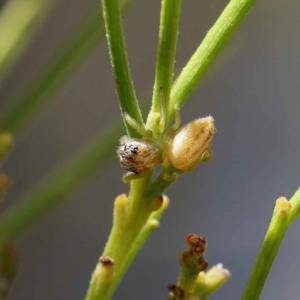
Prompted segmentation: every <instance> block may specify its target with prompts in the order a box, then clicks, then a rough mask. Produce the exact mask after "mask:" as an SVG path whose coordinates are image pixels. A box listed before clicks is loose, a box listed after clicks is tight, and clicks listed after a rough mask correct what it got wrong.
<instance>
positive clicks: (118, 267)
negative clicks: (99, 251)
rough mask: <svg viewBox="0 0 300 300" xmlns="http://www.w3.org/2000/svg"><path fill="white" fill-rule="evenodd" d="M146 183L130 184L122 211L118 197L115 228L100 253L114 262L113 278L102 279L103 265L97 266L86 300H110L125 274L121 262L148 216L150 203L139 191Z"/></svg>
mask: <svg viewBox="0 0 300 300" xmlns="http://www.w3.org/2000/svg"><path fill="white" fill-rule="evenodd" d="M147 181H148V178H142V179H139V180H133V181H132V184H131V192H130V194H129V197H128V203H123V204H121V205H122V206H123V209H120V207H119V203H118V202H117V199H118V198H117V199H116V202H115V214H114V225H113V228H112V231H111V234H110V236H109V239H108V242H107V244H106V246H105V249H104V252H103V256H108V257H110V258H111V259H113V261H114V265H113V275H112V276H109V277H108V278H107V277H105V276H104V275H105V273H104V272H102V271H101V270H102V269H103V266H101V263H98V264H97V266H96V269H95V271H94V273H93V275H92V279H91V282H90V286H89V289H88V292H87V295H86V298H85V300H108V299H110V297H111V295H112V294H113V292H114V290H115V289H116V287H117V285H118V283H119V281H120V280H121V276H119V274H120V272H122V273H124V268H123V266H124V262H126V260H127V257H128V256H129V254H130V249H131V248H132V247H133V245H134V242H135V240H136V239H137V237H138V236H139V233H140V232H141V230H142V228H143V227H144V225H145V224H146V222H147V220H148V218H149V216H150V214H151V210H150V208H149V201H146V199H145V198H144V197H143V196H142V195H143V194H142V193H139V192H138V191H141V190H144V188H145V184H147Z"/></svg>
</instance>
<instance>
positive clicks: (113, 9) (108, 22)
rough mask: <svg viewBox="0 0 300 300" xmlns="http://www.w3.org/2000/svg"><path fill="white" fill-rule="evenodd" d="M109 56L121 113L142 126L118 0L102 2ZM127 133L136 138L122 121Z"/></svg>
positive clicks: (134, 131)
mask: <svg viewBox="0 0 300 300" xmlns="http://www.w3.org/2000/svg"><path fill="white" fill-rule="evenodd" d="M102 8H103V17H104V23H105V28H106V37H107V41H108V48H109V54H110V59H111V65H112V70H113V74H114V79H115V84H116V88H117V93H118V98H119V103H120V107H121V111H122V113H128V114H129V115H130V116H131V117H132V118H133V119H135V120H136V121H137V122H138V124H140V125H143V118H142V114H141V111H140V108H139V105H138V101H137V99H136V95H135V90H134V87H133V82H132V78H131V74H130V70H129V63H128V58H127V53H126V47H125V40H124V34H123V28H122V22H121V15H120V8H119V1H118V0H102ZM124 123H125V126H126V129H127V132H128V134H129V135H130V136H132V137H138V136H139V134H138V133H137V132H136V130H135V129H133V128H132V127H130V126H128V125H127V123H126V121H125V120H124Z"/></svg>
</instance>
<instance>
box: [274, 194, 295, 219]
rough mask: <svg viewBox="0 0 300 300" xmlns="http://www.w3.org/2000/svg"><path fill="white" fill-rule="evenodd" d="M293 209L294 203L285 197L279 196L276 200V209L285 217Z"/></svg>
mask: <svg viewBox="0 0 300 300" xmlns="http://www.w3.org/2000/svg"><path fill="white" fill-rule="evenodd" d="M291 209H292V204H291V203H290V202H289V201H288V200H287V199H286V198H285V197H279V198H278V199H277V200H276V205H275V211H276V212H277V213H278V214H280V215H282V216H283V217H286V216H287V215H288V214H289V212H290V211H291Z"/></svg>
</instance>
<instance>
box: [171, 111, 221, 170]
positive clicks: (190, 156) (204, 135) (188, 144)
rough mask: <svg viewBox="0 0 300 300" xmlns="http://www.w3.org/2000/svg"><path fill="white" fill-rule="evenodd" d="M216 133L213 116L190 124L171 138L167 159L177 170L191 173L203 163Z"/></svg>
mask: <svg viewBox="0 0 300 300" xmlns="http://www.w3.org/2000/svg"><path fill="white" fill-rule="evenodd" d="M214 131H215V125H214V119H213V117H211V116H209V117H206V118H200V119H197V120H194V121H192V122H190V123H188V124H187V125H185V126H183V127H182V128H180V129H179V130H177V131H176V132H175V133H174V134H173V135H172V136H171V138H170V141H169V143H168V147H167V149H166V157H167V158H168V160H169V161H170V162H171V163H172V165H173V166H174V167H175V168H176V169H179V170H182V171H184V172H190V171H191V170H192V169H193V168H194V167H195V166H196V165H197V164H198V163H199V162H200V161H201V158H202V155H203V154H204V153H205V151H206V149H207V148H208V147H209V145H210V143H211V140H212V137H213V133H214Z"/></svg>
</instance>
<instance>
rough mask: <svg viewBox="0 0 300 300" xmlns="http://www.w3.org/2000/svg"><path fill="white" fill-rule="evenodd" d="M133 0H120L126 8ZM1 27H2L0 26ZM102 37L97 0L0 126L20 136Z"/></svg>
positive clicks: (102, 24)
mask: <svg viewBox="0 0 300 300" xmlns="http://www.w3.org/2000/svg"><path fill="white" fill-rule="evenodd" d="M132 2H133V0H121V1H120V7H121V9H122V10H125V9H126V8H127V7H128V6H129V4H130V3H132ZM0 30H1V29H0ZM103 37H104V22H103V17H102V8H101V5H100V3H97V4H96V5H95V6H94V7H93V8H92V9H91V11H90V12H89V13H88V14H87V15H86V16H85V17H84V18H83V20H82V21H81V22H80V24H79V25H78V27H77V29H76V30H75V33H74V34H73V35H72V36H71V37H69V38H68V39H67V40H66V42H64V43H63V44H62V45H61V46H60V47H59V49H58V50H57V52H56V53H55V54H54V56H53V57H52V58H51V59H50V61H49V62H48V63H47V64H46V65H45V66H44V67H43V68H42V70H41V71H40V72H39V73H38V75H37V76H36V77H35V79H34V80H33V82H32V84H31V85H30V86H29V87H28V88H27V90H26V91H25V93H24V94H22V95H21V97H19V99H17V100H16V101H15V103H16V104H15V105H14V106H13V107H12V108H11V109H10V110H9V111H8V112H7V113H6V114H5V115H4V116H3V117H2V118H1V120H0V128H2V129H6V130H8V131H10V132H12V133H13V134H14V135H19V134H21V133H22V131H23V130H24V129H25V128H26V127H27V126H26V125H28V124H30V123H32V122H33V121H34V120H35V117H37V116H38V115H39V112H40V111H41V110H42V109H43V108H44V107H45V106H46V104H47V103H48V102H49V101H50V100H51V99H52V97H53V96H54V95H55V94H56V93H57V92H58V91H59V90H60V89H61V88H62V87H63V86H64V84H65V83H66V82H67V81H68V80H69V79H70V78H71V76H72V74H75V71H76V70H77V69H79V67H80V66H81V65H82V64H83V62H84V61H85V59H86V58H87V57H88V56H89V55H90V54H91V52H92V51H93V50H94V49H95V48H96V46H97V45H98V42H99V41H100V40H101V39H102V38H103ZM0 51H1V50H0Z"/></svg>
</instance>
